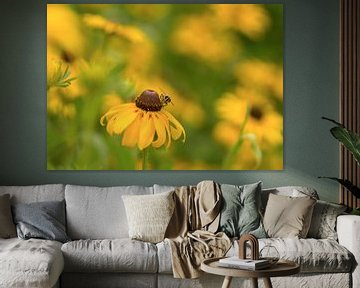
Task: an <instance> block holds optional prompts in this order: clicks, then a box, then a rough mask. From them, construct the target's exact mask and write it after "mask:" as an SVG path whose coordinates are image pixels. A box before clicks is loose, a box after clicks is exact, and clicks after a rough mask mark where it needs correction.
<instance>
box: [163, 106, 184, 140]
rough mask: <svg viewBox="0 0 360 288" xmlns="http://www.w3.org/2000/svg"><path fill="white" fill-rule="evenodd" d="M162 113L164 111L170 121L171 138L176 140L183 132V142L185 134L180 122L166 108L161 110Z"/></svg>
mask: <svg viewBox="0 0 360 288" xmlns="http://www.w3.org/2000/svg"><path fill="white" fill-rule="evenodd" d="M162 113H164V114H165V115H166V117H167V118H168V119H169V121H170V131H171V136H172V138H173V139H174V140H177V139H179V138H180V136H181V134H184V138H183V142H185V139H186V134H185V130H184V127H183V126H182V125H181V124H180V122H179V121H178V120H176V118H175V117H174V116H173V115H171V114H170V113H169V112H167V111H166V110H163V111H162ZM171 124H172V125H171Z"/></svg>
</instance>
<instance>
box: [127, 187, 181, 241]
mask: <svg viewBox="0 0 360 288" xmlns="http://www.w3.org/2000/svg"><path fill="white" fill-rule="evenodd" d="M173 194H174V191H170V192H165V193H160V194H156V195H124V196H123V197H122V198H123V201H124V205H125V210H126V217H127V221H128V225H129V237H130V238H131V239H136V240H141V241H147V242H151V243H157V242H160V241H162V240H164V235H165V232H166V228H167V226H168V225H169V222H170V219H171V217H172V215H173V212H174V208H175V200H174V197H173Z"/></svg>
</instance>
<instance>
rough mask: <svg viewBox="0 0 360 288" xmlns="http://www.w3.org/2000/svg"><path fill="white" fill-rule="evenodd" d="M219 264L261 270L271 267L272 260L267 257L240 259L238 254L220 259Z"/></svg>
mask: <svg viewBox="0 0 360 288" xmlns="http://www.w3.org/2000/svg"><path fill="white" fill-rule="evenodd" d="M219 266H222V267H228V268H237V269H246V270H260V269H265V268H268V267H270V266H271V262H270V261H269V260H267V259H260V260H251V259H240V258H239V257H238V256H234V257H229V258H222V259H220V260H219Z"/></svg>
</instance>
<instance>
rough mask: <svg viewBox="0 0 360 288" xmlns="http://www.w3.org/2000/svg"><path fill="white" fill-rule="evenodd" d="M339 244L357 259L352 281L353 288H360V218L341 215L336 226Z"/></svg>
mask: <svg viewBox="0 0 360 288" xmlns="http://www.w3.org/2000/svg"><path fill="white" fill-rule="evenodd" d="M336 229H337V234H338V238H339V244H340V245H342V246H344V247H345V248H347V249H348V250H349V251H350V252H351V253H352V254H353V255H354V257H355V261H356V264H355V265H354V266H355V267H354V269H353V273H352V280H353V287H360V216H356V215H341V216H338V218H337V224H336Z"/></svg>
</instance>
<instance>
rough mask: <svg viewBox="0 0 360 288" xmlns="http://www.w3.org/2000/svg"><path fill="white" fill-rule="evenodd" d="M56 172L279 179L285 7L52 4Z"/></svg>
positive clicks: (50, 89) (51, 130)
mask: <svg viewBox="0 0 360 288" xmlns="http://www.w3.org/2000/svg"><path fill="white" fill-rule="evenodd" d="M47 168H48V169H49V170H282V169H283V6H282V4H196V5H195V4H48V5H47Z"/></svg>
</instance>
